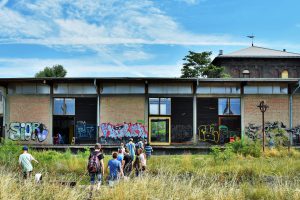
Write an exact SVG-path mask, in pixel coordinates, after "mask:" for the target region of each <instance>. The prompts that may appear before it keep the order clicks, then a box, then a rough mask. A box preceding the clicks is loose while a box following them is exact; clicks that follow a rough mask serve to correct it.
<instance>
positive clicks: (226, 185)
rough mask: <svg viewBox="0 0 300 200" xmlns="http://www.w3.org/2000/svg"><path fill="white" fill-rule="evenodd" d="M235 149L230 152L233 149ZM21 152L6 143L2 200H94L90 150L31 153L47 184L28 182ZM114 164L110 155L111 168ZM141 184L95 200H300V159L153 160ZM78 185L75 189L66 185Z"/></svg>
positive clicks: (135, 181) (228, 155)
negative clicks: (20, 167) (21, 167)
mask: <svg viewBox="0 0 300 200" xmlns="http://www.w3.org/2000/svg"><path fill="white" fill-rule="evenodd" d="M228 149H230V148H228ZM20 153H21V146H18V145H16V144H11V143H5V144H4V145H2V146H1V150H0V166H1V167H0V199H13V200H14V199H26V200H27V199H28V200H31V199H32V200H33V199H78V200H79V199H80V200H81V199H88V197H89V196H90V189H89V186H88V185H89V177H88V175H87V172H86V163H87V157H88V155H89V150H88V149H87V150H86V151H85V152H80V153H78V154H72V153H71V152H70V151H66V152H64V153H61V152H56V151H33V150H30V153H31V154H32V155H33V156H34V157H35V158H36V159H37V160H38V161H39V162H40V163H39V164H34V172H35V173H36V172H41V173H42V174H43V182H42V183H41V184H35V183H34V181H26V182H24V181H23V180H22V178H20V173H19V171H18V163H17V159H18V156H19V154H20ZM110 158H111V156H110V155H105V165H106V164H107V161H108V160H109V159H110ZM147 165H148V172H147V174H146V175H145V176H143V177H141V178H131V179H130V180H126V181H124V180H122V181H120V183H119V184H117V185H116V186H114V187H112V188H111V187H109V186H108V185H107V183H104V185H103V186H102V187H101V189H100V190H99V191H94V192H93V194H92V199H300V181H299V177H300V153H299V152H298V151H296V150H294V149H292V150H291V151H290V152H288V151H287V149H286V148H280V149H272V150H267V152H265V153H263V154H262V153H259V155H257V154H255V153H254V154H245V153H243V152H236V153H234V152H233V151H232V150H231V151H229V150H227V151H226V150H225V152H222V151H219V149H218V148H217V147H216V148H215V149H213V150H212V153H211V154H210V155H191V154H185V155H163V156H152V157H151V159H150V160H148V163H147ZM62 181H63V182H69V181H76V183H77V184H76V186H75V187H69V186H66V185H61V184H60V182H62Z"/></svg>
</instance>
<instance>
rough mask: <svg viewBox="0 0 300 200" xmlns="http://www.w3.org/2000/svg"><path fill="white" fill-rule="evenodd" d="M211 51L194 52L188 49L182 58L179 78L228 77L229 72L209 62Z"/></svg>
mask: <svg viewBox="0 0 300 200" xmlns="http://www.w3.org/2000/svg"><path fill="white" fill-rule="evenodd" d="M211 54H212V52H208V51H204V52H201V53H196V52H193V51H189V54H188V55H186V56H185V57H184V58H183V60H184V61H185V63H183V67H182V69H181V78H197V77H207V78H228V77H230V76H229V74H226V73H225V72H224V70H225V68H224V67H218V66H215V65H212V64H211V59H210V56H211Z"/></svg>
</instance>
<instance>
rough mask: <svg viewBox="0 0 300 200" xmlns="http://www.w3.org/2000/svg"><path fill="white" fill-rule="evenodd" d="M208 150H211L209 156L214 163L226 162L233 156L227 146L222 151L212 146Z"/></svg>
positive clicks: (230, 148) (231, 150) (218, 147)
mask: <svg viewBox="0 0 300 200" xmlns="http://www.w3.org/2000/svg"><path fill="white" fill-rule="evenodd" d="M210 150H211V152H210V155H212V156H213V159H214V161H215V162H218V161H227V160H230V159H231V158H232V156H234V154H233V149H232V147H231V146H229V145H228V146H226V148H225V149H224V151H222V149H221V147H220V146H212V147H211V148H210Z"/></svg>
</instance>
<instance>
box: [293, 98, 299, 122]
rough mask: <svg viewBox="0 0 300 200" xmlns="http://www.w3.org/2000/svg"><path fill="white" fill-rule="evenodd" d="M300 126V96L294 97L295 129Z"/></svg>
mask: <svg viewBox="0 0 300 200" xmlns="http://www.w3.org/2000/svg"><path fill="white" fill-rule="evenodd" d="M296 126H300V95H294V96H293V127H296Z"/></svg>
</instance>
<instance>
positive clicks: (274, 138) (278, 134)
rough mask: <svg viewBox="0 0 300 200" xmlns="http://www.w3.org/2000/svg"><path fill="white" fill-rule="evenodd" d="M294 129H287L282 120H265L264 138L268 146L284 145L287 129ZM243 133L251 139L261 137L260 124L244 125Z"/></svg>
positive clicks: (286, 140) (254, 139) (286, 139)
mask: <svg viewBox="0 0 300 200" xmlns="http://www.w3.org/2000/svg"><path fill="white" fill-rule="evenodd" d="M292 130H296V129H288V128H287V127H286V126H285V125H284V124H283V123H282V122H278V121H277V122H266V123H265V138H266V141H267V143H268V144H269V145H270V146H274V145H286V144H287V142H288V134H289V131H292ZM245 135H246V136H247V137H248V138H249V139H251V140H253V141H256V140H259V139H262V126H261V125H255V124H253V123H249V125H248V126H247V127H245Z"/></svg>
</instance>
